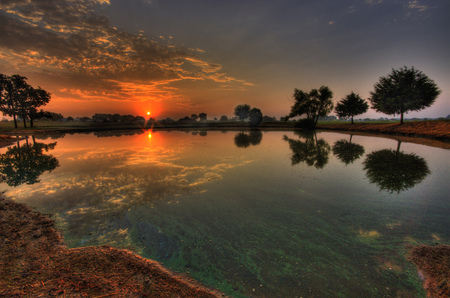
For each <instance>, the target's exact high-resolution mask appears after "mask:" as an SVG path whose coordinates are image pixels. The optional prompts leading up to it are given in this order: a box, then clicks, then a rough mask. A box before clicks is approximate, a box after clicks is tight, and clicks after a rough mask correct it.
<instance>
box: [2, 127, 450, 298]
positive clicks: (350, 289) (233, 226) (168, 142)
mask: <svg viewBox="0 0 450 298" xmlns="http://www.w3.org/2000/svg"><path fill="white" fill-rule="evenodd" d="M27 143H28V144H27ZM1 153H2V155H1V157H0V175H1V176H0V177H1V178H2V181H3V183H2V184H0V190H1V191H6V193H5V194H6V196H8V197H12V198H15V199H16V200H17V201H18V202H23V203H26V204H29V205H31V206H33V207H36V208H37V209H38V210H39V211H41V212H43V213H51V214H54V218H55V219H56V220H57V224H58V226H59V227H60V228H62V229H63V231H64V237H65V241H66V243H68V245H69V246H70V247H80V246H89V245H101V244H109V245H113V246H116V247H122V248H129V249H133V250H134V251H136V252H137V253H139V254H141V255H143V256H145V257H148V258H152V259H155V260H157V261H160V262H162V263H163V264H164V265H165V266H167V267H169V268H171V269H173V270H175V271H179V272H186V273H188V274H190V275H191V276H192V277H193V278H195V279H197V280H200V281H201V282H203V283H204V284H206V285H208V286H211V287H214V288H218V289H219V290H221V291H223V292H225V293H226V294H228V295H232V296H236V297H239V296H267V297H269V296H270V297H274V296H276V297H283V296H290V297H294V296H298V297H300V296H342V297H347V296H363V295H365V296H369V297H375V296H377V297H379V296H399V295H406V296H408V295H409V296H423V295H425V294H424V291H423V289H422V287H421V283H422V281H421V280H420V278H419V276H418V274H417V271H416V269H415V268H414V266H413V265H412V264H411V263H409V262H408V261H407V260H406V258H405V252H406V250H405V245H407V244H417V243H426V244H435V243H446V244H449V243H450V231H449V229H448V226H450V219H449V216H448V214H449V211H450V200H449V198H448V193H450V186H449V185H448V182H447V177H448V174H449V170H448V169H449V167H450V151H449V150H444V149H439V148H433V147H427V146H423V145H416V144H412V143H399V142H398V141H395V140H392V139H384V138H380V137H363V136H350V135H347V134H338V133H328V132H318V133H305V132H303V133H297V132H292V131H290V132H278V131H270V132H261V131H253V132H236V131H228V132H227V131H156V132H152V133H151V134H149V132H144V131H136V132H134V131H133V132H126V133H125V134H122V133H120V132H116V133H115V134H114V135H113V134H107V133H91V134H74V135H49V136H41V137H39V138H38V137H35V138H34V140H33V139H32V138H29V139H28V141H27V142H21V143H20V144H19V146H17V145H16V146H12V147H10V148H9V149H7V148H3V149H1Z"/></svg>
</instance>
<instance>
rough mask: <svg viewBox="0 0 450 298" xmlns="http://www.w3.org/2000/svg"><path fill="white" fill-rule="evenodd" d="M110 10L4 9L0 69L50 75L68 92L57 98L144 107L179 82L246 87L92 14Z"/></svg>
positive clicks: (73, 0) (25, 4) (76, 2)
mask: <svg viewBox="0 0 450 298" xmlns="http://www.w3.org/2000/svg"><path fill="white" fill-rule="evenodd" d="M109 4H110V3H109V1H108V0H65V1H60V0H47V1H41V0H27V1H25V0H22V1H17V0H15V1H11V0H8V1H2V3H1V4H0V24H1V25H0V61H4V63H9V64H10V65H9V66H10V68H14V69H21V68H27V69H28V70H29V69H30V68H31V69H34V70H35V71H37V72H41V73H52V74H53V75H52V76H53V78H52V79H54V80H55V81H57V83H60V84H61V83H63V84H62V85H64V86H65V87H63V88H61V89H60V91H59V92H60V93H59V95H62V94H65V95H69V94H70V95H71V97H72V98H78V99H101V98H103V97H106V96H108V97H109V96H112V97H113V98H115V99H123V98H126V99H134V100H142V97H143V96H144V94H147V95H148V94H150V95H152V96H155V95H156V96H157V95H158V94H159V93H161V92H162V93H164V94H167V92H168V91H167V90H164V89H163V88H162V87H163V86H166V85H167V84H169V83H171V82H175V81H180V80H210V81H213V82H218V83H223V82H228V83H238V84H240V85H243V84H247V82H245V81H240V80H236V79H234V78H232V77H229V76H226V75H225V74H224V73H220V72H219V71H220V70H221V68H222V67H221V65H219V64H215V63H208V62H205V61H202V60H201V59H199V58H198V57H197V56H196V55H197V54H198V53H201V52H202V50H200V49H188V48H182V47H177V46H174V45H172V44H170V42H171V38H168V39H165V38H154V39H152V38H148V37H146V36H145V35H144V34H143V32H140V33H137V34H130V33H127V32H124V31H121V30H119V29H117V28H114V27H112V26H111V25H110V23H109V20H108V19H107V18H106V17H105V16H104V15H98V14H96V13H95V9H96V8H97V7H98V6H101V5H109ZM189 65H191V66H192V67H189ZM157 97H158V98H162V96H157Z"/></svg>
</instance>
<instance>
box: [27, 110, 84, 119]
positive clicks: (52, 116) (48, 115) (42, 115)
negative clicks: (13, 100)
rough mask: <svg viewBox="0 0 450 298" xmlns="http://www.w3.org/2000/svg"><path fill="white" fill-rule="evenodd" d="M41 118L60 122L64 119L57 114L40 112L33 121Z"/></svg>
mask: <svg viewBox="0 0 450 298" xmlns="http://www.w3.org/2000/svg"><path fill="white" fill-rule="evenodd" d="M42 118H47V119H49V120H54V121H58V120H62V119H63V118H64V116H63V115H61V114H59V113H52V112H47V111H44V110H40V111H39V112H37V114H36V117H35V118H34V119H42ZM89 119H90V118H89Z"/></svg>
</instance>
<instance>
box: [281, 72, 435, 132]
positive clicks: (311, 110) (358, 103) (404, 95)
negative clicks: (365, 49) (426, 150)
mask: <svg viewBox="0 0 450 298" xmlns="http://www.w3.org/2000/svg"><path fill="white" fill-rule="evenodd" d="M374 89H375V90H374V91H372V92H371V93H370V94H371V96H370V97H369V98H368V100H369V101H370V103H371V104H372V108H373V109H375V110H376V111H377V112H381V113H385V114H387V115H400V117H401V118H400V124H403V123H404V120H403V115H404V114H405V113H408V112H410V111H420V110H422V109H424V108H426V107H429V106H431V104H433V102H434V101H435V100H436V98H437V97H438V95H439V94H440V93H441V91H440V90H439V89H438V87H437V85H436V83H435V82H434V81H433V80H431V79H430V78H429V77H428V76H426V75H425V74H424V73H423V72H421V71H420V70H417V69H415V68H414V67H412V68H408V67H406V66H405V67H402V68H400V69H398V70H395V69H393V70H392V72H391V73H390V74H388V75H387V76H385V77H380V79H379V81H378V82H377V83H376V84H375V86H374ZM332 97H333V92H332V91H331V90H330V89H329V88H328V87H327V86H322V87H320V88H319V89H312V90H311V91H309V92H305V91H302V90H298V89H294V94H293V99H294V105H293V106H292V107H291V112H290V114H289V115H288V116H286V118H285V119H286V120H288V119H289V118H292V117H296V116H303V115H306V118H305V119H302V120H300V122H299V126H302V127H305V128H314V127H316V125H317V121H318V119H319V117H324V116H326V115H327V114H328V113H330V112H331V111H333V108H334V105H333V101H332ZM368 109H369V105H368V103H367V102H366V100H365V99H362V98H361V97H360V96H359V94H355V93H354V92H353V91H352V92H351V93H350V94H348V95H347V96H346V97H344V98H343V99H342V100H341V101H340V102H338V103H337V105H336V107H335V109H334V110H335V112H336V114H337V115H338V116H339V117H340V118H344V119H348V118H351V123H352V124H353V117H355V116H357V115H360V114H363V113H365V112H367V110H368Z"/></svg>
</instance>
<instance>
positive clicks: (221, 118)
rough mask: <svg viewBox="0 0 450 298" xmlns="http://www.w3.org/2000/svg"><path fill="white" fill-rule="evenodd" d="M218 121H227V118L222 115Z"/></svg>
mask: <svg viewBox="0 0 450 298" xmlns="http://www.w3.org/2000/svg"><path fill="white" fill-rule="evenodd" d="M220 121H228V117H227V116H225V115H223V116H221V117H220Z"/></svg>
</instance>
